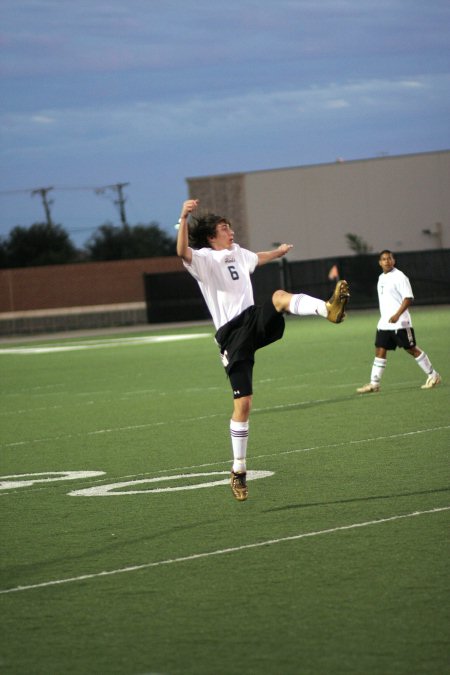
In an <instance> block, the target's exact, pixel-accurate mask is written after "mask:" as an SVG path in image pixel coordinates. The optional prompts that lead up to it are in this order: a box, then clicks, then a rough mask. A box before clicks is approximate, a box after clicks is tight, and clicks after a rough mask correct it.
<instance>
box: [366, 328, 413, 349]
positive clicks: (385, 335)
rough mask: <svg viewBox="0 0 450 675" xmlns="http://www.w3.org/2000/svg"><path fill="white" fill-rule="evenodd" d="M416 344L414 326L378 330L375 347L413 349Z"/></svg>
mask: <svg viewBox="0 0 450 675" xmlns="http://www.w3.org/2000/svg"><path fill="white" fill-rule="evenodd" d="M415 346H416V336H415V334H414V328H399V329H398V330H377V334H376V336H375V347H382V348H383V349H388V350H389V349H397V347H402V348H403V349H411V347H415Z"/></svg>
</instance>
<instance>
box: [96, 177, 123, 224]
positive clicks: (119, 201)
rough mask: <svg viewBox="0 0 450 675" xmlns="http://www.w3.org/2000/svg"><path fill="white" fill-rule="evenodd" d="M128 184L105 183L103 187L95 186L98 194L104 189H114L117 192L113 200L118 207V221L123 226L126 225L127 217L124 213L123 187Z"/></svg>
mask: <svg viewBox="0 0 450 675" xmlns="http://www.w3.org/2000/svg"><path fill="white" fill-rule="evenodd" d="M127 185H129V183H115V184H114V185H105V186H104V187H100V188H96V189H95V193H96V194H98V195H100V194H103V193H104V192H105V190H114V192H116V193H117V199H115V200H114V204H116V206H118V207H119V214H120V222H121V223H122V225H123V227H128V223H127V217H126V214H125V202H126V201H127V200H126V198H125V197H124V196H123V188H124V187H126V186H127Z"/></svg>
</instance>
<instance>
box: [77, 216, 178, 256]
mask: <svg viewBox="0 0 450 675" xmlns="http://www.w3.org/2000/svg"><path fill="white" fill-rule="evenodd" d="M84 247H85V250H86V253H87V258H88V260H127V259H130V258H155V257H157V256H172V255H175V253H176V239H175V237H171V236H170V235H168V234H167V233H166V232H164V231H163V230H162V229H161V228H160V227H159V226H158V225H157V224H156V223H150V224H149V225H142V224H138V225H134V226H129V225H122V226H116V225H112V224H111V223H105V224H104V225H101V226H100V227H99V228H97V230H96V231H95V232H94V233H93V234H92V235H91V237H89V239H88V240H87V242H86V243H85V245H84Z"/></svg>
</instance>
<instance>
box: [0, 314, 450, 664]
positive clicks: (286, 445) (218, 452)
mask: <svg viewBox="0 0 450 675" xmlns="http://www.w3.org/2000/svg"><path fill="white" fill-rule="evenodd" d="M449 317H450V312H449V309H448V308H447V307H441V308H429V309H428V308H416V309H415V310H414V319H415V328H416V334H417V337H418V344H419V345H420V346H421V347H422V348H423V349H425V351H426V352H427V353H428V354H429V356H430V358H431V360H432V362H433V364H434V365H435V366H436V368H437V369H438V370H439V371H440V373H441V375H442V378H443V383H442V384H441V385H440V386H439V387H437V388H436V389H433V390H429V391H423V390H421V389H420V385H421V384H423V383H424V382H425V379H426V378H425V375H424V374H423V373H422V371H421V370H420V369H419V368H418V367H417V365H416V364H415V363H414V361H413V359H412V358H411V357H410V356H409V355H407V354H404V353H400V352H398V351H397V352H396V353H394V354H391V355H390V357H389V360H388V367H387V369H386V373H385V376H384V379H383V383H382V390H381V391H380V392H379V393H377V394H369V395H365V396H360V395H357V394H356V393H355V388H356V387H357V386H360V385H362V384H365V383H366V382H367V381H368V380H369V375H370V367H371V363H372V360H373V335H374V331H375V325H376V320H377V313H376V312H354V313H353V314H352V313H351V312H350V313H349V317H348V318H347V320H346V321H345V322H344V323H343V324H342V325H339V326H335V325H332V324H330V323H328V322H326V321H323V320H321V319H313V318H311V319H297V318H295V319H294V318H290V319H288V321H287V327H286V333H285V337H284V339H283V340H282V341H280V342H278V343H276V344H274V345H272V346H270V347H268V348H266V349H265V350H262V351H261V352H259V353H258V354H257V360H256V366H255V395H254V410H253V413H252V416H251V421H250V440H249V449H248V469H249V470H250V471H252V472H254V474H253V476H250V477H253V478H254V479H253V480H250V481H249V491H250V496H249V499H248V501H247V502H244V503H238V502H236V501H235V500H234V499H233V497H232V494H231V491H230V488H229V485H228V474H229V468H230V460H231V448H230V440H229V432H228V426H229V417H230V411H231V403H232V401H231V390H229V388H228V387H229V385H228V383H227V381H226V378H225V375H224V372H223V370H222V367H221V365H220V361H219V359H218V355H217V348H216V346H215V345H214V343H213V340H212V333H213V331H212V328H211V327H210V326H209V325H208V326H202V327H198V326H197V327H191V328H185V329H175V328H171V327H170V326H168V327H167V328H166V329H165V330H159V331H157V332H153V333H152V332H151V331H150V330H149V331H148V332H146V333H143V332H140V333H134V334H133V333H132V332H131V331H130V335H129V336H124V335H123V334H120V335H117V336H101V337H90V338H82V337H72V338H70V339H69V338H67V339H64V340H63V339H56V338H54V339H51V340H50V339H47V340H44V339H40V340H39V341H38V340H36V341H35V342H26V343H25V342H22V343H19V341H18V342H17V344H12V343H7V344H5V343H3V344H1V345H0V347H1V352H0V375H1V382H2V387H1V401H2V406H1V411H0V415H1V481H2V483H1V487H2V489H1V490H0V504H1V507H2V517H1V522H2V526H1V530H2V537H1V540H2V553H1V562H2V573H1V583H0V590H1V593H0V612H1V626H0V628H1V643H2V645H1V657H0V658H1V660H0V671H1V672H2V673H5V675H9V674H14V675H18V674H20V675H22V674H23V675H30V674H33V675H71V674H76V675H90V674H95V675H106V674H109V673H111V674H115V673H117V674H123V675H144V674H147V675H148V674H154V675H155V674H159V675H234V674H238V673H239V674H242V673H245V674H255V675H260V674H261V675H263V674H270V675H272V674H273V675H291V674H292V675H391V674H392V675H415V674H417V675H431V674H433V675H443V674H444V673H445V672H448V671H447V668H448V663H449V635H450V621H449V575H448V560H449V555H448V554H449V545H448V523H449V515H450V495H449V480H448V454H449V453H448V449H449V447H450V442H449V438H450V433H449V432H450V406H449V399H450V397H449V391H450V388H449V384H450V362H449V341H448V340H449V338H448V336H449V328H450V320H449ZM199 334H200V337H195V336H198V335H199ZM133 335H134V337H135V338H136V339H135V340H130V339H129V337H131V336H133ZM156 335H158V336H163V335H169V336H174V335H175V336H181V337H183V338H186V339H179V340H170V341H166V340H160V341H149V340H148V337H149V336H156ZM205 335H206V337H205ZM17 347H19V351H18V350H17ZM6 351H7V352H8V353H5V352H6ZM72 472H73V473H72ZM75 472H79V473H75ZM30 474H31V475H30ZM32 474H35V475H32Z"/></svg>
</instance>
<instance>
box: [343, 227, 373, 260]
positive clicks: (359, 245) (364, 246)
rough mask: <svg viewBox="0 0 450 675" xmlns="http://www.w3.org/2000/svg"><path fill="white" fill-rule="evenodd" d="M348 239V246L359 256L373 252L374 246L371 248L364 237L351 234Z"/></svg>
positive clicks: (346, 236)
mask: <svg viewBox="0 0 450 675" xmlns="http://www.w3.org/2000/svg"><path fill="white" fill-rule="evenodd" d="M345 238H346V239H347V244H348V245H349V247H350V249H351V250H352V251H354V252H355V253H356V254H357V255H366V254H367V253H370V252H371V251H372V246H370V245H369V244H368V243H367V242H366V241H364V239H363V238H362V237H360V236H359V235H358V234H351V233H350V232H349V233H348V234H346V235H345Z"/></svg>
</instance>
